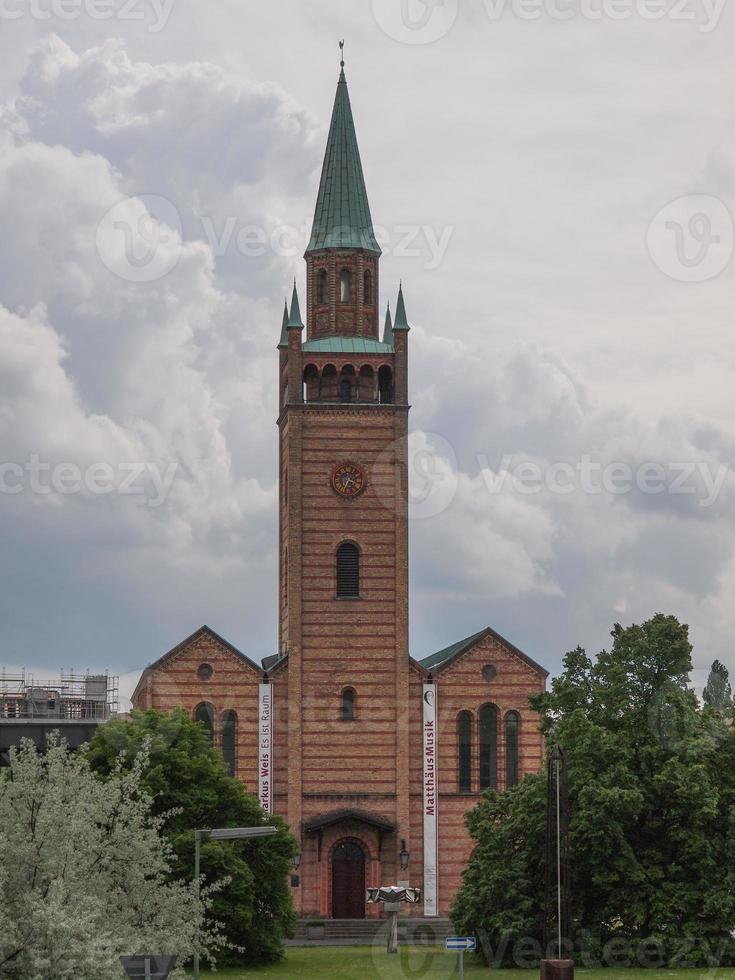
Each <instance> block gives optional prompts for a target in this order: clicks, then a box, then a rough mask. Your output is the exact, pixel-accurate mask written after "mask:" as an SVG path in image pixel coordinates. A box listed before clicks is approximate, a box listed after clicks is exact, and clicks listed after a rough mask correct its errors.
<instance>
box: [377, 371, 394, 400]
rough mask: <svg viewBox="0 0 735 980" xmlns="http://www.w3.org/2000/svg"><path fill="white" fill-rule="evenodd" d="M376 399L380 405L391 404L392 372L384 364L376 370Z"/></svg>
mask: <svg viewBox="0 0 735 980" xmlns="http://www.w3.org/2000/svg"><path fill="white" fill-rule="evenodd" d="M378 397H379V398H380V404H381V405H392V404H393V372H392V371H391V369H390V368H389V367H387V366H386V365H385V364H384V365H383V366H382V367H381V368H379V369H378Z"/></svg>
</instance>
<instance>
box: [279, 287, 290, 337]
mask: <svg viewBox="0 0 735 980" xmlns="http://www.w3.org/2000/svg"><path fill="white" fill-rule="evenodd" d="M278 346H279V348H281V347H288V302H287V301H286V299H285V298H284V300H283V320H282V321H281V339H280V340H279V341H278Z"/></svg>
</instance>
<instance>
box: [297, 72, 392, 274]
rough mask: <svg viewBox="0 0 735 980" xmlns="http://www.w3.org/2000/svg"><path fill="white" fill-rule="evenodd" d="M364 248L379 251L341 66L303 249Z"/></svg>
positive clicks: (348, 96)
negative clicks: (315, 197) (325, 148)
mask: <svg viewBox="0 0 735 980" xmlns="http://www.w3.org/2000/svg"><path fill="white" fill-rule="evenodd" d="M323 248H364V249H367V250H368V251H370V252H376V253H377V254H378V255H380V246H379V245H378V243H377V241H376V240H375V233H374V232H373V221H372V218H371V217H370V205H369V204H368V197H367V190H366V189H365V177H364V176H363V172H362V163H361V162H360V151H359V149H358V148H357V136H356V134H355V123H354V120H353V118H352V108H351V106H350V95H349V92H348V91H347V79H346V78H345V73H344V69H342V71H341V72H340V75H339V82H338V84H337V95H336V97H335V100H334V110H333V112H332V122H331V125H330V127H329V138H328V139H327V150H326V153H325V154H324V164H323V166H322V177H321V180H320V182H319V195H318V197H317V201H316V211H315V212H314V225H313V228H312V231H311V240H310V242H309V247H308V248H307V250H306V251H307V252H316V251H318V250H320V249H323Z"/></svg>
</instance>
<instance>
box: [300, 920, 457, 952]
mask: <svg viewBox="0 0 735 980" xmlns="http://www.w3.org/2000/svg"><path fill="white" fill-rule="evenodd" d="M309 921H311V920H310V919H300V920H299V922H298V923H297V925H296V933H295V936H294V938H293V939H290V940H288V941H287V945H288V946H312V945H313V946H370V945H372V943H374V942H379V941H380V940H381V939H382V938H383V937H384V936H385V930H386V926H387V919H385V918H382V919H325V920H324V931H323V935H322V934H320V935H319V936H315V935H313V934H312V935H310V934H309V930H308V927H307V923H308V922H309ZM452 931H453V930H452V924H451V922H450V920H449V919H438V918H437V919H433V918H432V919H426V918H420V917H416V918H413V917H406V918H399V919H398V940H399V942H400V943H406V944H408V945H410V946H440V945H441V944H442V943H443V942H444V939H445V938H446V937H447V936H449V935H451V933H452Z"/></svg>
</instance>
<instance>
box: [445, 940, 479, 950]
mask: <svg viewBox="0 0 735 980" xmlns="http://www.w3.org/2000/svg"><path fill="white" fill-rule="evenodd" d="M444 948H445V949H447V950H450V949H451V950H462V951H463V952H465V953H473V952H474V951H475V950H476V949H477V940H476V939H475V937H474V936H448V937H447V938H446V939H445V940H444Z"/></svg>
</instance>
